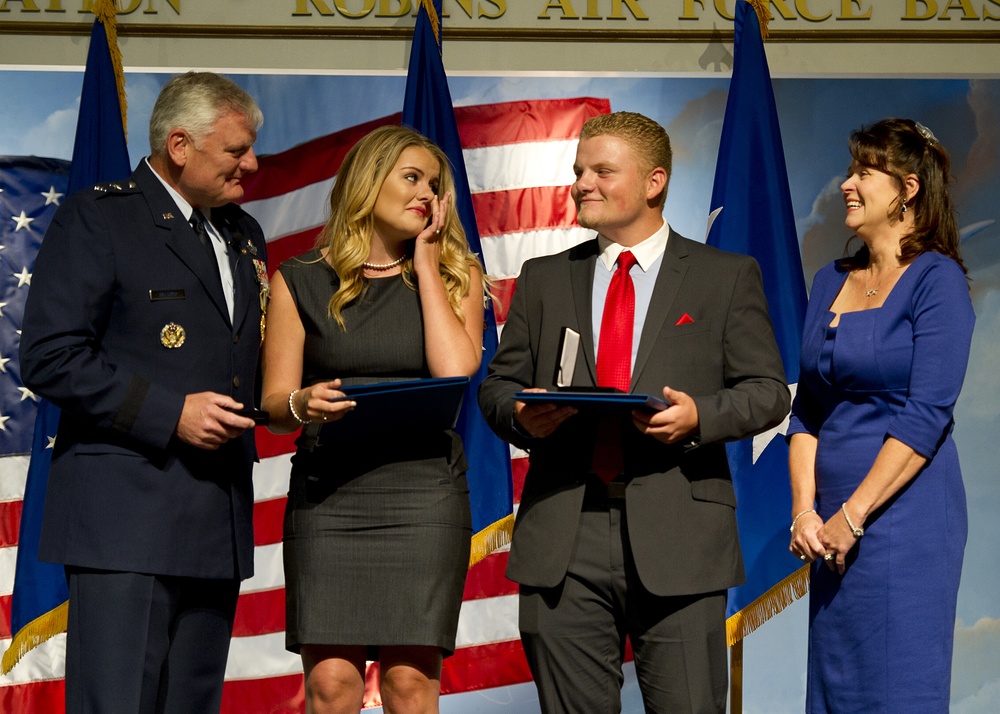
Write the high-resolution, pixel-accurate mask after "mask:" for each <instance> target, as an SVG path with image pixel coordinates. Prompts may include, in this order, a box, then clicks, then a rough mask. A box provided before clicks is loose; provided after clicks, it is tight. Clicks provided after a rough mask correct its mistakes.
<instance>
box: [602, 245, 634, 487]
mask: <svg viewBox="0 0 1000 714" xmlns="http://www.w3.org/2000/svg"><path fill="white" fill-rule="evenodd" d="M635 263H636V260H635V256H634V255H633V254H632V252H631V251H628V250H625V251H622V252H621V253H620V254H619V255H618V270H616V271H615V274H614V275H612V276H611V285H610V286H609V287H608V296H607V297H606V298H605V300H604V313H603V314H602V316H601V336H600V338H599V339H598V343H597V385H598V386H600V387H614V388H616V389H619V390H621V391H623V392H628V390H629V383H630V382H631V380H632V326H633V324H634V322H635V288H634V287H633V286H632V277H631V276H630V275H629V271H630V270H631V269H632V266H633V265H635ZM623 463H624V460H623V455H622V441H621V425H620V424H619V423H618V421H617V420H611V419H601V420H600V422H599V423H598V434H597V443H596V445H595V448H594V458H593V461H592V464H591V466H592V468H593V469H594V473H596V474H597V475H598V476H600V478H601V480H602V481H604V483H608V482H609V481H611V480H612V479H613V478H614V477H615V476H617V475H618V474H619V473H621V471H622V466H623Z"/></svg>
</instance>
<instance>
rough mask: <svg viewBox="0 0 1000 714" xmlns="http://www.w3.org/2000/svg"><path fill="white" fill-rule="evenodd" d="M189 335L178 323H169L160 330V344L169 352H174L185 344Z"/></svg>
mask: <svg viewBox="0 0 1000 714" xmlns="http://www.w3.org/2000/svg"><path fill="white" fill-rule="evenodd" d="M185 338H187V333H186V332H185V331H184V328H183V327H181V326H180V325H178V324H177V323H176V322H168V323H167V324H166V325H164V326H163V329H162V330H160V344H161V345H163V346H164V347H166V348H167V349H168V350H174V349H177V348H178V347H180V346H181V345H183V344H184V340H185Z"/></svg>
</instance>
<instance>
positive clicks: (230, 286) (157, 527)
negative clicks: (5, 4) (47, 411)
mask: <svg viewBox="0 0 1000 714" xmlns="http://www.w3.org/2000/svg"><path fill="white" fill-rule="evenodd" d="M262 121H263V118H262V115H261V112H260V109H259V108H258V107H257V105H256V103H255V102H254V100H253V99H252V98H251V97H250V96H249V95H248V94H247V93H246V92H245V91H243V90H242V89H240V88H239V87H238V86H236V85H235V84H234V83H233V82H231V81H230V80H228V79H225V78H224V77H220V76H219V75H216V74H212V73H193V72H192V73H188V74H185V75H181V76H178V77H174V78H172V79H171V80H170V81H169V82H168V83H167V84H166V85H165V86H164V87H163V90H162V91H161V93H160V95H159V98H158V99H157V101H156V105H155V106H154V109H153V114H152V118H151V120H150V148H151V156H150V157H148V159H143V160H142V161H141V162H140V163H139V166H138V168H137V169H136V170H135V172H134V173H133V174H132V176H131V178H130V179H129V180H126V181H121V182H114V183H108V184H101V185H98V186H95V187H94V188H92V189H87V190H84V191H80V192H78V193H76V194H74V195H73V196H71V197H69V198H68V199H67V200H66V202H65V203H64V204H63V205H62V206H61V207H60V208H59V210H58V212H57V213H56V216H55V218H54V220H53V222H52V225H51V227H50V228H49V231H48V233H47V234H46V236H45V239H44V241H43V243H42V247H41V250H40V251H39V254H38V259H37V261H36V263H35V271H34V274H33V285H32V287H31V293H30V296H29V298H28V301H27V306H26V308H25V314H24V330H23V334H22V337H21V366H22V370H23V378H24V382H25V384H26V385H27V386H28V387H29V388H31V389H32V390H33V391H34V392H36V393H38V394H40V395H41V396H43V397H45V398H46V399H49V400H51V401H52V402H53V403H55V404H56V406H58V407H59V408H60V409H61V410H62V414H61V418H60V424H59V432H58V436H57V438H56V443H55V451H54V453H53V457H52V467H51V471H50V474H49V481H48V491H47V494H46V503H45V513H44V521H43V526H42V538H41V546H40V552H39V557H40V558H42V559H43V560H46V561H50V562H56V563H62V564H64V565H65V567H66V573H67V577H68V581H69V591H70V600H69V626H68V637H67V646H66V649H67V653H66V710H67V712H70V713H71V714H72V713H74V712H102V714H107V713H114V712H121V713H122V714H136V712H154V711H156V712H178V713H180V712H184V713H185V714H189V713H191V712H217V711H218V710H219V704H220V701H221V696H222V684H223V678H224V674H225V667H226V659H227V657H228V653H229V640H230V637H231V633H232V626H233V618H234V614H235V610H236V600H237V596H238V593H239V583H240V580H242V579H244V578H248V577H250V576H251V575H252V574H253V527H252V523H251V518H252V514H253V488H252V484H251V469H252V466H253V463H254V461H256V458H257V455H256V449H255V446H254V436H253V427H254V423H255V422H254V420H253V419H251V418H249V417H248V416H246V415H241V414H240V413H238V412H239V410H241V409H244V408H248V407H252V406H253V399H254V381H255V377H256V373H257V361H258V355H259V351H260V344H261V339H262V337H263V330H264V321H263V310H264V306H265V305H266V299H267V291H268V285H267V270H266V262H265V261H266V246H265V242H264V236H263V234H262V232H261V229H260V226H259V225H258V224H257V222H256V221H254V220H253V218H251V217H250V216H249V215H247V214H246V213H245V212H243V210H242V209H240V208H239V207H238V206H237V205H236V204H234V203H232V202H233V201H234V200H237V199H239V198H240V197H242V195H243V188H242V186H241V185H240V181H241V179H242V178H243V177H244V176H246V175H247V174H249V173H251V172H253V171H255V170H256V169H257V159H256V157H255V156H254V152H253V143H254V141H255V139H256V137H257V130H258V129H259V127H260V125H261V123H262ZM189 221H191V222H189Z"/></svg>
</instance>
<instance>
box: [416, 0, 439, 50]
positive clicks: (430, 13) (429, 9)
mask: <svg viewBox="0 0 1000 714" xmlns="http://www.w3.org/2000/svg"><path fill="white" fill-rule="evenodd" d="M420 5H421V6H422V7H423V8H424V12H426V13H427V19H428V20H429V21H430V23H431V30H433V31H434V41H435V42H437V46H438V48H439V49H440V47H441V18H440V17H438V14H437V10H436V9H435V8H434V0H420Z"/></svg>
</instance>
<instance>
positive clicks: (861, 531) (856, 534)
mask: <svg viewBox="0 0 1000 714" xmlns="http://www.w3.org/2000/svg"><path fill="white" fill-rule="evenodd" d="M840 510H841V511H843V512H844V520H845V521H847V527H848V528H850V529H851V533H853V534H854V537H855V538H860V537H861V536H863V535H864V534H865V529H864V528H858V527H857V526H856V525H854V524H853V523H852V522H851V517H850V516H849V515H847V503H841V504H840Z"/></svg>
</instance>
